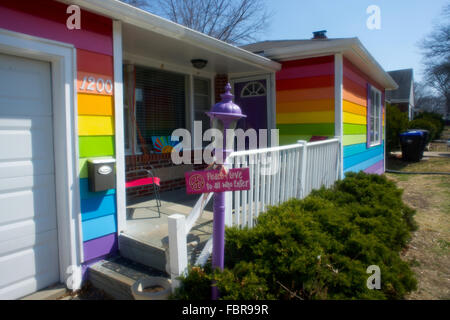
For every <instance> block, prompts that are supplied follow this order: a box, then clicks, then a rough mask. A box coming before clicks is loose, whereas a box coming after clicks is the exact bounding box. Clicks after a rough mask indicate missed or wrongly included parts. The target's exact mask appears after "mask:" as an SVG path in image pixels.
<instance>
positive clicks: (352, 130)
mask: <svg viewBox="0 0 450 320" xmlns="http://www.w3.org/2000/svg"><path fill="white" fill-rule="evenodd" d="M346 134H367V126H366V125H365V124H348V123H344V135H346Z"/></svg>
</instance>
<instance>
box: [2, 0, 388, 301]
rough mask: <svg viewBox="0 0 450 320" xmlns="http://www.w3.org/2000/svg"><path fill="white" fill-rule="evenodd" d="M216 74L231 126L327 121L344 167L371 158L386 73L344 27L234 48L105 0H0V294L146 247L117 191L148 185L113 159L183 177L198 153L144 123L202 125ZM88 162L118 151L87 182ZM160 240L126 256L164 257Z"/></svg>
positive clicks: (284, 136)
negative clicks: (110, 179)
mask: <svg viewBox="0 0 450 320" xmlns="http://www.w3.org/2000/svg"><path fill="white" fill-rule="evenodd" d="M77 22H79V23H78V24H77ZM267 44H270V46H271V48H270V49H269V48H264V49H258V46H266V45H267ZM248 50H250V51H258V53H263V55H264V56H261V55H259V54H254V53H252V52H250V51H248ZM195 59H202V60H204V63H203V65H202V66H199V65H198V64H196V63H193V60H195ZM275 60H276V61H275ZM277 61H278V62H277ZM228 82H230V83H231V84H232V87H233V91H234V95H235V102H236V104H238V105H239V106H240V107H241V108H242V111H243V113H244V114H246V115H247V118H245V121H243V122H242V123H240V126H241V127H242V128H244V129H246V128H254V129H275V128H277V127H278V128H279V129H280V132H281V142H282V143H283V144H288V143H296V141H297V140H299V139H310V138H311V137H312V136H326V137H333V136H336V137H339V139H340V140H341V142H343V143H341V145H343V146H342V147H341V148H342V152H341V154H342V156H343V158H344V162H343V163H344V165H343V166H342V168H341V171H343V172H346V171H349V170H353V171H358V170H365V171H367V172H376V173H382V172H384V162H383V160H384V156H383V154H384V153H383V148H384V145H383V141H384V140H383V136H384V131H383V127H384V121H383V120H382V119H384V111H382V110H383V101H384V90H385V89H393V88H395V87H396V85H395V83H394V82H393V81H392V79H391V78H390V77H389V76H388V75H387V74H386V73H385V72H384V71H383V70H382V68H381V67H380V66H379V65H378V64H377V63H376V62H375V61H374V60H373V58H372V57H371V56H370V54H369V53H368V52H367V51H366V50H365V49H364V48H363V46H362V45H361V44H360V43H359V41H358V40H356V39H341V40H317V41H316V40H311V41H306V42H304V43H303V42H299V43H296V42H292V43H287V44H286V43H280V42H274V43H266V44H264V43H262V44H255V45H253V46H249V47H247V50H243V49H241V48H237V47H235V46H232V45H229V44H226V43H224V42H222V41H219V40H216V39H213V38H211V37H209V36H206V35H204V34H201V33H199V32H196V31H193V30H190V29H188V28H186V27H183V26H180V25H178V24H175V23H172V22H170V21H168V20H166V19H162V18H160V17H158V16H155V15H152V14H150V13H148V12H145V11H142V10H139V9H136V8H134V7H132V6H129V5H127V4H124V3H122V2H120V1H116V0H71V1H68V0H58V1H56V0H34V1H11V0H0V192H1V197H0V299H16V298H21V297H24V296H26V295H28V294H30V293H33V292H35V291H37V290H40V289H42V288H45V287H47V286H50V285H53V284H55V283H64V284H66V285H67V286H69V288H70V289H74V290H75V289H78V288H80V286H81V284H82V282H81V281H79V280H81V279H83V280H84V279H86V277H87V275H88V274H89V273H88V272H86V271H87V270H89V268H90V267H91V266H92V265H93V264H95V263H98V261H101V260H102V259H104V258H105V257H110V256H115V255H117V254H119V253H120V255H125V253H126V250H127V248H128V249H129V248H130V246H131V245H132V244H134V245H136V247H134V249H136V250H137V249H139V248H140V249H139V250H141V249H142V248H144V247H145V248H147V247H148V246H147V247H146V245H145V244H143V243H139V242H138V241H137V240H136V238H133V237H129V233H130V230H131V226H130V221H129V219H128V217H127V197H129V196H147V195H150V194H152V192H153V190H154V189H153V188H152V187H153V186H148V187H146V186H142V187H140V188H136V189H133V190H126V188H125V185H126V183H125V181H126V173H127V172H128V171H132V170H133V169H136V168H144V169H147V168H150V166H152V167H155V175H156V176H157V177H158V178H160V180H158V181H160V191H161V192H165V191H168V190H174V189H182V188H184V183H185V182H184V173H185V172H186V171H191V170H195V169H200V168H204V164H203V163H194V164H183V165H177V166H175V165H174V164H173V163H172V161H171V157H170V153H165V152H163V150H167V149H170V148H171V147H172V145H170V143H169V142H167V141H166V142H164V139H159V140H158V139H157V140H155V139H154V138H155V137H167V136H170V135H171V133H172V132H173V130H175V129H178V128H187V129H192V128H193V124H194V121H201V122H202V124H203V130H205V129H206V128H208V127H209V125H210V122H209V119H208V118H207V116H206V115H205V111H209V110H210V108H211V105H212V104H214V103H215V102H217V101H219V100H220V94H221V93H222V92H223V88H224V87H225V85H226V84H227V83H228ZM275 87H276V90H275ZM191 131H192V130H191ZM194 135H195V132H194ZM194 138H195V136H194ZM184 152H185V151H184ZM192 157H194V155H192ZM98 163H100V164H102V163H103V164H104V165H106V164H108V163H109V164H111V163H115V172H116V175H115V180H114V181H115V183H111V184H107V186H108V187H107V188H103V189H102V190H101V191H92V190H100V189H96V188H94V189H91V187H90V180H89V179H91V178H92V177H91V172H92V171H91V170H90V168H92V167H90V166H91V165H96V164H98ZM112 168H114V166H112ZM112 170H113V169H111V167H110V168H105V167H103V168H102V170H100V169H99V171H98V172H100V171H101V172H105V173H107V172H111V171H112ZM94 172H95V171H94ZM94 185H95V184H94ZM178 192H179V193H180V194H181V192H183V191H178ZM135 222H136V221H135ZM159 249H161V248H159ZM159 249H158V250H159ZM152 250H153V249H152ZM161 250H162V249H161ZM161 250H159V251H158V252H157V253H158V255H159V256H158V257H156V255H155V254H154V251H151V252H150V253H148V255H147V256H145V254H144V253H143V252H141V253H142V254H139V255H134V257H135V258H136V259H137V260H139V258H142V257H144V256H145V257H146V258H145V259H143V260H142V261H138V262H141V263H144V264H146V263H147V264H148V265H150V266H152V267H154V268H156V269H160V270H161V271H165V262H164V259H165V256H164V251H161ZM159 258H161V259H160V260H158V259H159ZM161 261H162V262H161Z"/></svg>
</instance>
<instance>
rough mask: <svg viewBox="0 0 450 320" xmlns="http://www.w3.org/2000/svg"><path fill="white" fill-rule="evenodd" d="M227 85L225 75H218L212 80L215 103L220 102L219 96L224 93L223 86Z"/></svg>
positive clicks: (226, 76)
mask: <svg viewBox="0 0 450 320" xmlns="http://www.w3.org/2000/svg"><path fill="white" fill-rule="evenodd" d="M227 83H228V75H226V74H218V75H217V76H216V77H215V79H214V88H215V89H214V97H215V99H216V103H217V102H219V101H220V100H222V98H221V97H220V95H221V94H222V93H225V86H226V85H227Z"/></svg>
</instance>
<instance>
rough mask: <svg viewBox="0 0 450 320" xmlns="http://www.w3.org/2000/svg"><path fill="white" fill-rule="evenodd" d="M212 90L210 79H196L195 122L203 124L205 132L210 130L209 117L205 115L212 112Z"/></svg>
mask: <svg viewBox="0 0 450 320" xmlns="http://www.w3.org/2000/svg"><path fill="white" fill-rule="evenodd" d="M210 88H211V82H210V81H209V80H208V79H201V78H194V120H195V121H201V122H202V129H203V132H204V131H206V130H208V129H209V128H210V121H209V117H208V116H207V115H206V113H205V112H208V111H210V110H211V95H210V92H211V89H210Z"/></svg>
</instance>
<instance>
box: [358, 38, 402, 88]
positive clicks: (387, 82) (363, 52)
mask: <svg viewBox="0 0 450 320" xmlns="http://www.w3.org/2000/svg"><path fill="white" fill-rule="evenodd" d="M354 40H355V43H354V44H353V45H352V49H353V51H354V52H355V53H357V54H358V55H359V56H360V58H361V59H363V60H365V61H366V62H367V65H368V66H369V68H370V70H371V71H372V72H373V73H374V74H376V75H379V76H380V78H381V79H382V80H383V81H382V83H381V84H382V85H384V87H385V89H386V90H396V89H398V85H397V82H395V81H394V79H393V78H392V77H391V76H390V75H389V73H387V72H386V71H384V69H383V67H382V66H381V65H380V64H379V63H378V62H377V60H375V58H374V57H373V56H372V55H371V54H370V52H369V51H367V49H366V48H365V47H364V46H363V44H362V43H361V41H359V39H358V38H354Z"/></svg>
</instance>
